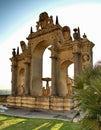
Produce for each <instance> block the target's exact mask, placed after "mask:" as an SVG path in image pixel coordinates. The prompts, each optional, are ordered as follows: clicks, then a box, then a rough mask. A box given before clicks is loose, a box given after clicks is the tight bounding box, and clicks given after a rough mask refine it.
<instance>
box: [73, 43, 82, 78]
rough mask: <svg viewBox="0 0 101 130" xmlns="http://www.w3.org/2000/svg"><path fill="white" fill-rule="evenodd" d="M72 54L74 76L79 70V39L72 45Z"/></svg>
mask: <svg viewBox="0 0 101 130" xmlns="http://www.w3.org/2000/svg"><path fill="white" fill-rule="evenodd" d="M73 54H74V78H75V77H76V76H77V75H78V74H80V72H81V53H80V46H79V41H76V42H75V43H74V46H73Z"/></svg>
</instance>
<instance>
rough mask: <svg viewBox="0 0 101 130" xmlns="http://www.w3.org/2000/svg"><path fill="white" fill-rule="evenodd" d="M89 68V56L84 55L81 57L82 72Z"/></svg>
mask: <svg viewBox="0 0 101 130" xmlns="http://www.w3.org/2000/svg"><path fill="white" fill-rule="evenodd" d="M89 66H90V55H89V54H87V53H85V54H83V56H82V70H85V69H86V68H87V67H89Z"/></svg>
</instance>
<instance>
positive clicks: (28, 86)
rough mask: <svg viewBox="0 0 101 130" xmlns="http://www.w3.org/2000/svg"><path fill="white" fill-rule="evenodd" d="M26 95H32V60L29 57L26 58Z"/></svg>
mask: <svg viewBox="0 0 101 130" xmlns="http://www.w3.org/2000/svg"><path fill="white" fill-rule="evenodd" d="M24 64H25V95H26V96H28V95H30V61H29V58H28V57H26V59H25V62H24Z"/></svg>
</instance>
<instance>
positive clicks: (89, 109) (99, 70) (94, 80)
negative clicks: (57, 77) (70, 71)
mask: <svg viewBox="0 0 101 130" xmlns="http://www.w3.org/2000/svg"><path fill="white" fill-rule="evenodd" d="M74 101H75V102H76V104H75V105H76V106H75V107H78V110H79V111H82V112H83V113H84V115H85V116H84V118H83V120H82V121H81V123H82V128H81V130H101V66H95V67H89V68H87V69H86V70H85V71H83V72H82V73H81V74H80V75H79V76H77V77H76V78H75V86H74Z"/></svg>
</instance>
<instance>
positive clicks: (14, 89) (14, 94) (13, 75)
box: [11, 57, 17, 96]
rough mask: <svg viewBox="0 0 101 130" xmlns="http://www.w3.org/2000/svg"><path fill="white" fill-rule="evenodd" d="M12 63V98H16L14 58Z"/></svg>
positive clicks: (15, 64)
mask: <svg viewBox="0 0 101 130" xmlns="http://www.w3.org/2000/svg"><path fill="white" fill-rule="evenodd" d="M11 61H12V69H11V71H12V96H17V62H16V58H15V57H13V58H12V59H11Z"/></svg>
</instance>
